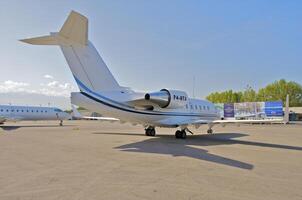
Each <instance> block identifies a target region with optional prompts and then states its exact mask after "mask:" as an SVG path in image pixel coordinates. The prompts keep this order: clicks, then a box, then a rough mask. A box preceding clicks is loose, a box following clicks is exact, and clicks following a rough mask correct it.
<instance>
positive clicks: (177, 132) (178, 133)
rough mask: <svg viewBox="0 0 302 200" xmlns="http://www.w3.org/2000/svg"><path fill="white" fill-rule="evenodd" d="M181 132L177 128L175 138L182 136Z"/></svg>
mask: <svg viewBox="0 0 302 200" xmlns="http://www.w3.org/2000/svg"><path fill="white" fill-rule="evenodd" d="M180 134H181V132H180V131H179V130H177V131H176V132H175V138H177V139H178V138H180Z"/></svg>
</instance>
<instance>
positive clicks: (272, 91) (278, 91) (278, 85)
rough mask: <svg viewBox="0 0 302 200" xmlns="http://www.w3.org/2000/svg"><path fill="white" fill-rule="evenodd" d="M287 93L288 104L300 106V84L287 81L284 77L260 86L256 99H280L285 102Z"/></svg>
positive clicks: (301, 87)
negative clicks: (262, 86)
mask: <svg viewBox="0 0 302 200" xmlns="http://www.w3.org/2000/svg"><path fill="white" fill-rule="evenodd" d="M287 94H289V100H290V101H289V103H290V106H302V86H301V85H300V84H298V83H296V82H293V81H289V82H287V81H286V80H284V79H281V80H279V81H275V82H274V83H272V84H269V85H267V86H266V87H264V88H261V89H260V90H259V92H258V100H260V101H276V100H282V101H283V102H284V103H285V101H286V95H287Z"/></svg>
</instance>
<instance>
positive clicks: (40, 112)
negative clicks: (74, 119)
mask: <svg viewBox="0 0 302 200" xmlns="http://www.w3.org/2000/svg"><path fill="white" fill-rule="evenodd" d="M70 118H71V116H70V115H69V114H68V113H66V112H63V111H62V110H61V109H59V108H55V107H39V106H14V105H0V124H3V123H4V122H6V121H41V120H47V121H48V120H58V121H60V125H61V126H62V125H63V120H67V119H70Z"/></svg>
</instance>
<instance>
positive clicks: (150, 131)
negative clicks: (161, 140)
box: [145, 126, 156, 136]
mask: <svg viewBox="0 0 302 200" xmlns="http://www.w3.org/2000/svg"><path fill="white" fill-rule="evenodd" d="M145 134H146V136H155V134H156V132H155V128H154V127H150V126H149V127H148V128H146V129H145Z"/></svg>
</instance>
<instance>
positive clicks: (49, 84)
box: [47, 81, 59, 88]
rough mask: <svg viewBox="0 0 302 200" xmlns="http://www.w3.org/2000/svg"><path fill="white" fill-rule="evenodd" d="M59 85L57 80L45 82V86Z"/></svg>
mask: <svg viewBox="0 0 302 200" xmlns="http://www.w3.org/2000/svg"><path fill="white" fill-rule="evenodd" d="M58 85H59V82H58V81H52V82H49V83H47V86H48V87H53V88H54V87H57V86H58Z"/></svg>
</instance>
